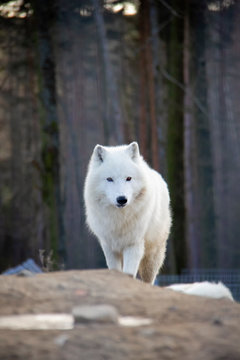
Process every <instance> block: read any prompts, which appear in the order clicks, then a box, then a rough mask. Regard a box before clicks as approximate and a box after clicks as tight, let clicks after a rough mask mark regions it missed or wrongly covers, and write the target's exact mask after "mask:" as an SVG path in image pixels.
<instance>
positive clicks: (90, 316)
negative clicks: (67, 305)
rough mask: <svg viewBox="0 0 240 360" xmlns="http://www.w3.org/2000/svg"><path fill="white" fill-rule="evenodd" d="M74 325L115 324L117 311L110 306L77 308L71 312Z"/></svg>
mask: <svg viewBox="0 0 240 360" xmlns="http://www.w3.org/2000/svg"><path fill="white" fill-rule="evenodd" d="M72 314H73V316H74V319H75V322H76V323H89V322H101V323H117V322H118V311H117V309H116V308H115V307H114V306H111V305H86V306H77V307H74V308H73V310H72Z"/></svg>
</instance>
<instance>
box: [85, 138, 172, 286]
mask: <svg viewBox="0 0 240 360" xmlns="http://www.w3.org/2000/svg"><path fill="white" fill-rule="evenodd" d="M129 177H131V180H130V181H127V180H126V179H127V178H129ZM107 178H112V179H113V181H107ZM119 196H125V197H126V198H127V204H126V206H124V207H122V208H119V207H117V197H119ZM84 199H85V206H86V217H87V223H88V225H89V227H90V229H91V230H92V232H93V233H94V234H95V235H96V236H97V238H98V240H99V242H100V245H101V247H102V250H103V252H104V255H105V258H106V262H107V265H108V268H109V269H117V270H122V271H123V272H125V273H128V274H131V275H132V276H134V277H135V276H136V275H137V272H138V271H139V275H140V277H141V278H142V279H143V280H144V281H146V282H150V283H153V282H154V280H155V277H156V275H157V273H158V271H159V268H160V267H161V265H162V263H163V261H164V258H165V251H166V242H167V238H168V235H169V230H170V226H171V215H170V210H169V193H168V188H167V185H166V183H165V181H164V180H163V178H162V177H161V175H160V174H158V173H157V172H156V171H155V170H153V169H151V168H150V167H149V166H148V165H147V163H146V162H145V161H144V160H143V158H142V156H141V155H140V154H139V149H138V144H137V143H136V142H133V143H131V144H130V145H121V146H116V147H104V146H100V145H97V146H96V147H95V149H94V151H93V154H92V157H91V160H90V163H89V167H88V173H87V176H86V181H85V187H84Z"/></svg>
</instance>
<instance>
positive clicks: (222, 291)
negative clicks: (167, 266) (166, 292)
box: [167, 281, 233, 300]
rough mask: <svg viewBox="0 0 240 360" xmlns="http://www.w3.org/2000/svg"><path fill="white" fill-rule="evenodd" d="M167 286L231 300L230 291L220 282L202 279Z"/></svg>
mask: <svg viewBox="0 0 240 360" xmlns="http://www.w3.org/2000/svg"><path fill="white" fill-rule="evenodd" d="M167 287H168V288H169V289H172V290H175V291H180V292H183V293H185V294H189V295H196V296H206V297H210V298H214V299H220V298H227V299H230V300H233V297H232V294H231V291H230V290H229V289H228V288H227V287H226V286H225V285H224V284H223V283H222V282H218V283H211V282H208V281H203V282H195V283H193V284H173V285H170V286H167Z"/></svg>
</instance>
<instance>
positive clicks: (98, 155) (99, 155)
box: [93, 145, 106, 163]
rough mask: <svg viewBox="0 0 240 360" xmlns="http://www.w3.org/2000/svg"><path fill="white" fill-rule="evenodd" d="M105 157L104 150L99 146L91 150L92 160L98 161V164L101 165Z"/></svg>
mask: <svg viewBox="0 0 240 360" xmlns="http://www.w3.org/2000/svg"><path fill="white" fill-rule="evenodd" d="M105 155H106V150H105V149H104V147H103V146H101V145H96V146H95V148H94V150H93V158H94V159H95V160H96V161H98V162H99V163H102V162H103V161H104V158H105Z"/></svg>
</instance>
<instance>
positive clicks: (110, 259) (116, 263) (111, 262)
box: [101, 244, 122, 271]
mask: <svg viewBox="0 0 240 360" xmlns="http://www.w3.org/2000/svg"><path fill="white" fill-rule="evenodd" d="M101 246H102V250H103V252H104V255H105V259H106V263H107V267H108V268H109V269H110V270H111V269H115V270H119V271H122V257H121V255H120V254H119V253H116V252H113V251H112V249H111V248H110V247H108V246H107V245H106V244H101Z"/></svg>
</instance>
